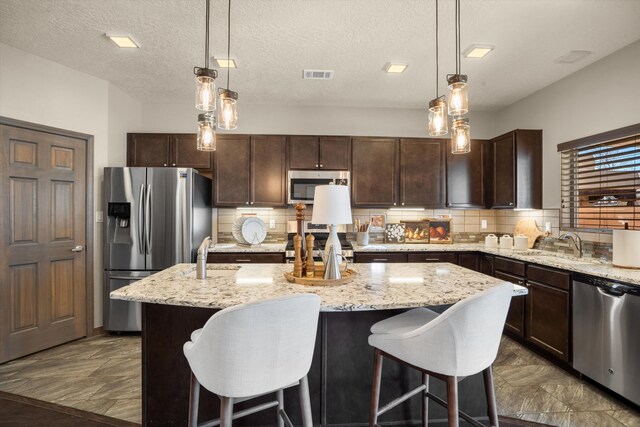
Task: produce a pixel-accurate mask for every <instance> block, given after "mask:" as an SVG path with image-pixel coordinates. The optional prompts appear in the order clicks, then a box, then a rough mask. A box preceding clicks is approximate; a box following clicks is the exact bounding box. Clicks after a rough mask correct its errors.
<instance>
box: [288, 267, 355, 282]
mask: <svg viewBox="0 0 640 427" xmlns="http://www.w3.org/2000/svg"><path fill="white" fill-rule="evenodd" d="M340 272H341V273H342V278H340V279H336V280H325V279H323V278H322V276H323V275H324V266H322V268H321V269H319V268H316V270H315V274H316V276H317V277H296V276H294V275H293V271H287V272H286V273H284V277H285V279H287V281H289V282H291V283H297V284H299V285H305V286H336V285H344V284H345V283H349V282H350V281H352V280H353V278H354V277H355V276H356V274H357V273H356V272H355V271H353V270H351V269H346V270H341V271H340Z"/></svg>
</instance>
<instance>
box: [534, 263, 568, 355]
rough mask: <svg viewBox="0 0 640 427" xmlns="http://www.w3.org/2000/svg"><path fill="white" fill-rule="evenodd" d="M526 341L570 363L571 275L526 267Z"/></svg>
mask: <svg viewBox="0 0 640 427" xmlns="http://www.w3.org/2000/svg"><path fill="white" fill-rule="evenodd" d="M527 287H528V290H529V294H528V295H527V297H526V328H525V340H526V341H528V342H529V343H531V344H533V345H534V346H536V347H538V348H540V349H542V350H544V351H546V352H548V353H550V354H551V355H553V356H555V357H557V358H558V359H560V360H562V361H564V362H569V360H570V354H569V353H570V334H569V331H570V317H571V314H570V310H571V292H570V290H571V279H570V275H569V273H565V272H561V271H557V270H554V269H550V268H546V267H542V266H538V265H529V266H528V267H527Z"/></svg>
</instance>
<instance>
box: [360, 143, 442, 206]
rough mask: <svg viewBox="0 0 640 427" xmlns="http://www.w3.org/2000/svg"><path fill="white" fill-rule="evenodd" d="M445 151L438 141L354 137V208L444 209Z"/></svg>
mask: <svg viewBox="0 0 640 427" xmlns="http://www.w3.org/2000/svg"><path fill="white" fill-rule="evenodd" d="M444 150H445V143H444V140H438V139H426V138H402V139H400V140H398V139H396V138H364V137H357V138H356V137H354V138H353V139H352V165H351V170H352V174H351V183H352V197H351V202H352V204H353V206H358V207H394V206H395V207H403V206H404V207H430V208H437V207H442V206H444V202H445V175H444V171H445V153H444Z"/></svg>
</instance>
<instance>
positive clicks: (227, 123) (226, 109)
mask: <svg viewBox="0 0 640 427" xmlns="http://www.w3.org/2000/svg"><path fill="white" fill-rule="evenodd" d="M230 53H231V0H229V8H228V13H227V88H226V89H223V88H220V89H218V92H219V93H218V98H219V100H220V106H219V107H218V129H224V130H234V129H236V128H237V122H238V110H237V103H238V92H234V91H232V90H229V74H230V73H231V67H230V66H229V65H230V61H231V57H230Z"/></svg>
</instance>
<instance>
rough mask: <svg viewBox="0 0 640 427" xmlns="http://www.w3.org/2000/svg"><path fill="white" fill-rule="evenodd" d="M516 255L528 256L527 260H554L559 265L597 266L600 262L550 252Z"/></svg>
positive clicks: (530, 252) (520, 253) (528, 252)
mask: <svg viewBox="0 0 640 427" xmlns="http://www.w3.org/2000/svg"><path fill="white" fill-rule="evenodd" d="M513 254H514V255H516V254H517V255H521V256H526V257H527V258H531V259H536V258H541V259H546V260H550V259H553V262H557V263H558V264H566V265H588V264H597V263H598V261H589V260H586V259H581V258H575V257H569V256H566V255H561V254H558V253H557V252H549V251H525V252H514V253H513Z"/></svg>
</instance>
